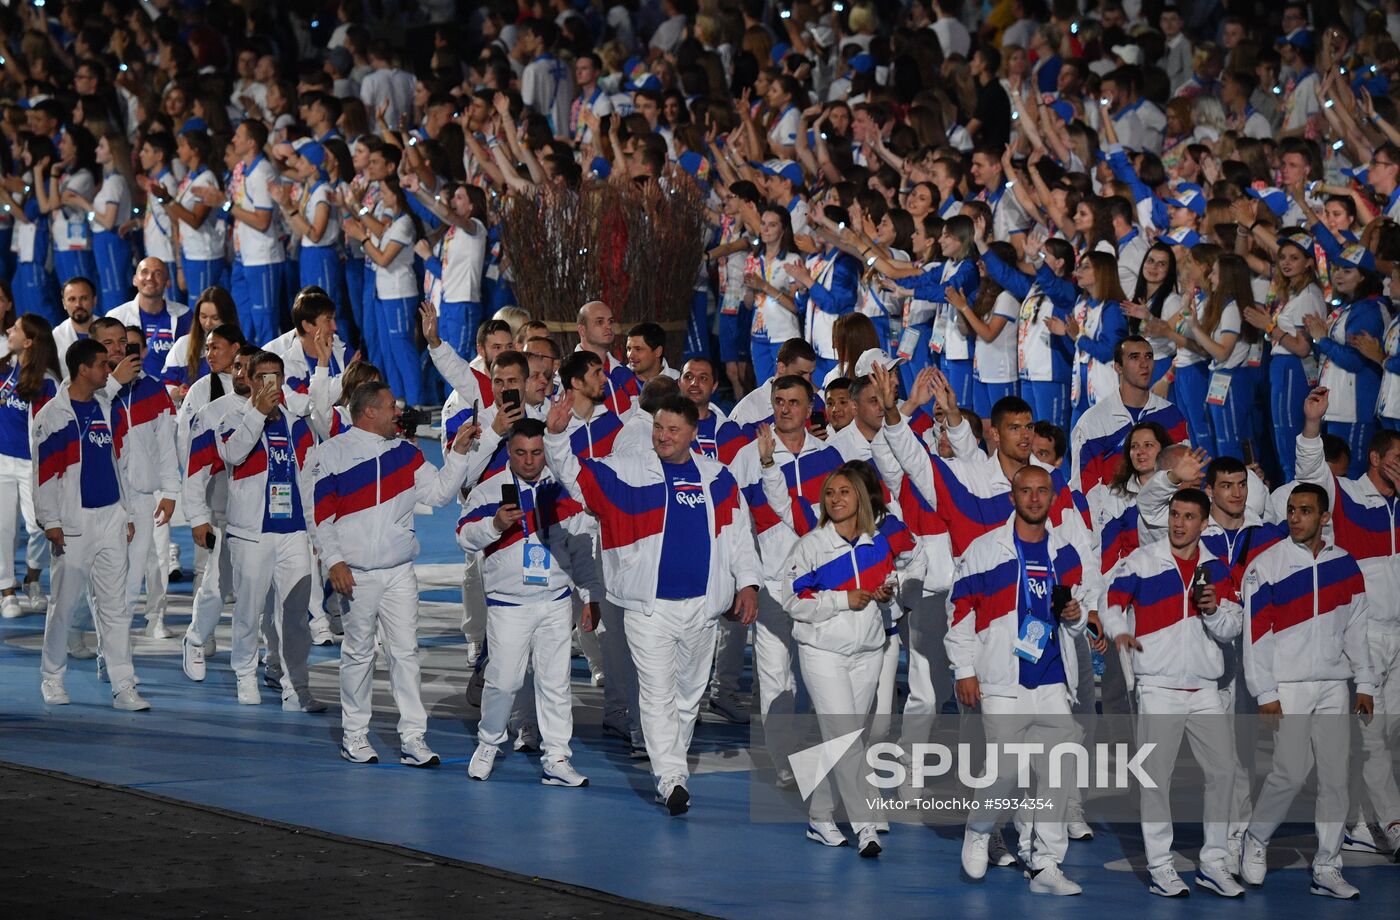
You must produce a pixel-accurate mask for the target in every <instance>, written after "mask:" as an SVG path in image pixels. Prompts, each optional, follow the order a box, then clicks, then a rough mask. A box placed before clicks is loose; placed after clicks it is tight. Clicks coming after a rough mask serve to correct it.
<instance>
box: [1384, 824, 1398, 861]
mask: <svg viewBox="0 0 1400 920" xmlns="http://www.w3.org/2000/svg"><path fill="white" fill-rule="evenodd" d="M1385 842H1386V845H1387V846H1388V847H1390V858H1391V859H1394V860H1395V861H1396V862H1400V821H1392V822H1390V823H1389V824H1387V825H1386V827H1385Z"/></svg>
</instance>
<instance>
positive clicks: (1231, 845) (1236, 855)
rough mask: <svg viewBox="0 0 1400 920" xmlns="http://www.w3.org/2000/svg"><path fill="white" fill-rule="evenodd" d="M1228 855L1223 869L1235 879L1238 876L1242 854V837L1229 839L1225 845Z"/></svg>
mask: <svg viewBox="0 0 1400 920" xmlns="http://www.w3.org/2000/svg"><path fill="white" fill-rule="evenodd" d="M1225 846H1226V848H1227V850H1228V853H1229V855H1228V856H1226V857H1225V869H1226V870H1227V871H1228V872H1229V873H1230V874H1231V875H1233V876H1235V877H1236V878H1239V875H1240V862H1241V860H1242V858H1243V853H1244V839H1243V838H1242V837H1231V838H1230V840H1229V842H1228V843H1227V844H1226V845H1225Z"/></svg>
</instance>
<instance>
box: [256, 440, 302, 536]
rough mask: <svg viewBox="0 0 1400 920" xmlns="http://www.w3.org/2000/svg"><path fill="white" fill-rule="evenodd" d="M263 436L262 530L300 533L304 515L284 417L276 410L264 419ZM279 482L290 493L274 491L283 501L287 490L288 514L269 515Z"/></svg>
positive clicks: (290, 442) (290, 441) (265, 531)
mask: <svg viewBox="0 0 1400 920" xmlns="http://www.w3.org/2000/svg"><path fill="white" fill-rule="evenodd" d="M263 438H264V441H265V443H266V444H267V500H266V501H264V502H263V533H300V532H301V531H303V530H305V529H306V518H305V516H304V515H303V514H302V513H301V493H300V491H299V490H298V487H297V473H296V464H295V463H294V462H293V458H292V436H291V432H290V431H289V430H288V429H287V417H286V416H285V415H282V414H281V413H278V415H277V417H276V418H272V419H268V420H267V426H266V427H265V428H263ZM279 486H281V487H284V488H285V487H287V486H290V487H291V491H290V493H281V492H279V493H277V494H278V495H279V496H280V497H281V500H282V501H284V502H285V501H286V500H287V499H286V495H287V494H290V496H291V498H290V501H291V505H292V507H291V509H290V510H291V516H290V517H273V516H272V512H273V505H274V491H275V490H277V488H278V487H279Z"/></svg>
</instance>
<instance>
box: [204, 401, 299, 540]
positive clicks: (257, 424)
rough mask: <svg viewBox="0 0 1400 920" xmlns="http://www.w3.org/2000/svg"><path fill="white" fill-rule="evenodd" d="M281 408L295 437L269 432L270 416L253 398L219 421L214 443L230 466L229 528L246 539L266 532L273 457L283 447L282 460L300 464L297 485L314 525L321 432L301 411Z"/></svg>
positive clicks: (235, 534) (291, 433)
mask: <svg viewBox="0 0 1400 920" xmlns="http://www.w3.org/2000/svg"><path fill="white" fill-rule="evenodd" d="M282 414H283V416H284V417H285V419H286V422H287V431H288V433H289V435H290V443H288V442H287V441H285V440H283V439H282V438H281V437H280V436H277V437H275V438H274V437H271V436H269V435H268V433H267V430H266V429H267V416H266V415H264V414H263V413H262V412H259V411H258V408H257V407H256V406H255V405H253V403H252V401H251V400H245V401H244V403H243V405H242V406H240V407H238V408H236V409H233V410H232V411H230V412H227V413H225V415H224V417H223V419H222V421H220V423H219V432H218V435H217V438H216V440H215V442H214V443H215V447H216V448H217V450H218V451H219V459H220V460H222V461H223V465H224V467H225V468H226V469H227V470H228V532H229V533H230V534H233V535H234V536H236V537H242V538H243V539H245V540H257V539H260V538H261V537H262V532H263V517H264V513H265V512H266V510H267V467H268V460H269V459H272V460H274V461H276V460H277V459H278V458H277V457H276V454H278V453H283V454H285V455H286V456H285V457H283V458H282V460H283V462H286V461H287V460H290V461H291V463H292V466H293V469H295V470H296V477H297V490H298V492H299V495H300V498H301V503H302V515H303V520H305V521H306V522H307V525H308V526H309V525H310V523H311V521H312V517H313V514H314V510H313V507H312V501H311V496H312V493H313V492H314V491H315V482H314V480H313V478H312V468H313V466H314V464H315V458H314V457H313V456H311V453H312V451H313V449H314V448H315V446H316V437H315V435H313V434H312V433H311V424H310V423H309V422H308V421H307V420H306V419H305V418H302V417H298V416H294V415H290V414H288V412H287V410H286V409H285V408H284V409H283V410H282Z"/></svg>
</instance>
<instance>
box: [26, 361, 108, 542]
mask: <svg viewBox="0 0 1400 920" xmlns="http://www.w3.org/2000/svg"><path fill="white" fill-rule="evenodd" d="M93 399H95V400H96V401H97V405H98V407H99V409H100V411H101V414H102V421H103V422H104V423H105V424H106V425H107V427H108V429H109V430H110V429H111V427H112V414H113V413H112V406H111V403H110V402H109V401H108V398H107V395H106V394H105V393H103V392H101V391H98V392H97V393H94V394H93ZM80 436H81V432H80V431H79V428H78V416H77V414H76V413H75V412H74V411H73V402H72V400H71V398H70V397H69V395H68V383H67V382H65V383H63V384H62V385H60V386H59V388H58V394H57V395H56V396H54V398H53V399H51V400H49V401H48V402H47V403H45V404H44V408H42V409H40V410H39V414H38V415H36V416H34V445H35V448H36V452H37V457H36V462H35V463H34V466H33V477H34V479H33V487H34V518H35V520H36V521H38V523H39V529H40V530H49V529H50V528H53V527H61V528H63V534H64V536H67V537H78V536H82V533H83V530H82V524H81V522H82V511H83V490H82V478H83V475H82V474H83V450H82V444H81V443H80V441H79V438H80ZM112 451H113V455H114V461H115V462H114V463H113V466H114V467H115V468H116V471H117V492H118V494H119V496H120V502H119V503H120V505H121V507H122V511H123V514H122V516H121V517H120V518H119V520H120V521H121V522H123V523H125V522H127V521H129V520H130V514H131V504H130V502H129V501H128V500H127V485H126V460H125V458H124V457H123V455H122V453H121V452H120V451H119V450H117V449H116V441H115V438H114V439H113V444H112Z"/></svg>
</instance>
